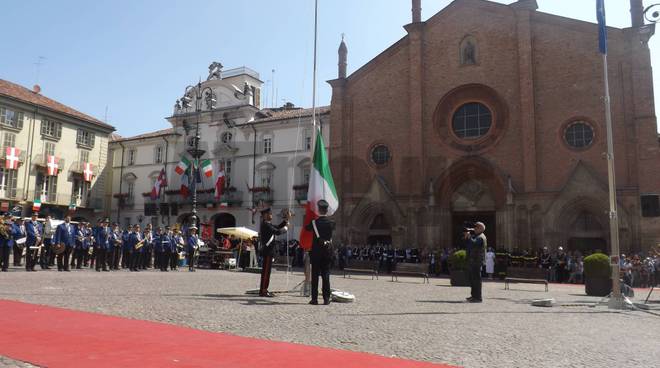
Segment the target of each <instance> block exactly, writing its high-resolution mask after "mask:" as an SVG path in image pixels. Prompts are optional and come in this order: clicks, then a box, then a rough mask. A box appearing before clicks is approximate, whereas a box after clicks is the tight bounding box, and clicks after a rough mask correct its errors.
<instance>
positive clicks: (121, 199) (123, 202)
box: [112, 193, 135, 208]
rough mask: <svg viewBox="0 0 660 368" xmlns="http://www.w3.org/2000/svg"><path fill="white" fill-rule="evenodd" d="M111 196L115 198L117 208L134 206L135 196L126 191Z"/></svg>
mask: <svg viewBox="0 0 660 368" xmlns="http://www.w3.org/2000/svg"><path fill="white" fill-rule="evenodd" d="M112 198H115V199H117V205H118V206H119V208H133V206H135V197H134V196H129V195H128V193H115V194H113V195H112Z"/></svg>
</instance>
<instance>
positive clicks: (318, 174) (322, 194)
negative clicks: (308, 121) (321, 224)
mask: <svg viewBox="0 0 660 368" xmlns="http://www.w3.org/2000/svg"><path fill="white" fill-rule="evenodd" d="M321 199H324V200H326V201H327V202H328V204H329V206H328V213H327V216H332V215H333V214H334V213H335V211H337V208H339V196H337V189H336V188H335V182H334V180H333V179H332V172H331V171H330V163H329V162H328V156H327V154H326V152H325V144H323V136H321V132H320V131H318V130H317V132H316V142H315V143H314V156H313V159H312V168H311V172H310V175H309V187H308V188H307V205H306V209H305V220H304V222H303V224H304V226H303V228H302V230H301V231H300V244H301V246H302V248H303V249H305V250H309V249H311V248H312V240H313V239H314V233H313V232H312V231H307V230H306V229H305V227H306V226H307V224H309V223H311V222H312V221H313V220H314V219H316V218H317V217H318V215H319V211H318V207H317V202H318V201H319V200H321Z"/></svg>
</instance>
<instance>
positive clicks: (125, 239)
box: [121, 226, 131, 269]
mask: <svg viewBox="0 0 660 368" xmlns="http://www.w3.org/2000/svg"><path fill="white" fill-rule="evenodd" d="M130 230H131V227H130V226H129V227H128V229H124V231H123V232H122V233H121V241H122V246H121V268H122V269H126V268H131V244H130V243H129V238H130V235H131V232H130Z"/></svg>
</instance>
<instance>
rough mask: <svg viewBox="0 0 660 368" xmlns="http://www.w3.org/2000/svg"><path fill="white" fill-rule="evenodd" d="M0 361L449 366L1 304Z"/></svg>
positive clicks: (100, 364) (239, 367) (104, 364)
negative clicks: (7, 359) (4, 358)
mask: <svg viewBox="0 0 660 368" xmlns="http://www.w3.org/2000/svg"><path fill="white" fill-rule="evenodd" d="M0 355H2V356H5V357H9V358H12V359H14V360H20V361H25V362H29V363H32V364H35V365H39V366H45V367H51V368H55V367H113V368H114V367H237V368H244V367H245V368H247V367H250V368H254V367H259V368H273V367H287V368H296V367H314V368H325V367H332V368H353V367H355V368H357V367H360V368H365V367H379V368H389V367H391V368H426V367H428V368H432V367H434V368H438V367H448V366H446V365H441V364H432V363H425V362H416V361H410V360H402V359H393V358H386V357H382V356H378V355H373V354H367V353H358V352H350V351H344V350H337V349H328V348H320V347H314V346H306V345H299V344H292V343H285V342H276V341H270V340H261V339H254V338H248V337H240V336H234V335H229V334H223V333H213V332H207V331H201V330H195V329H192V328H185V327H179V326H174V325H168V324H164V323H156V322H148V321H139V320H133V319H127V318H120V317H112V316H106V315H101V314H94V313H87V312H78V311H72V310H67V309H61V308H53V307H47V306H42V305H34V304H26V303H20V302H14V301H6V300H0Z"/></svg>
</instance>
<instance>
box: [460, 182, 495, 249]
mask: <svg viewBox="0 0 660 368" xmlns="http://www.w3.org/2000/svg"><path fill="white" fill-rule="evenodd" d="M451 214H452V217H451V218H452V227H451V231H452V246H454V247H462V246H463V228H465V227H472V226H473V225H474V223H475V222H477V221H479V222H483V223H484V225H486V231H485V234H486V237H487V238H488V246H492V247H495V246H496V242H497V233H496V230H497V226H496V213H495V200H494V199H493V195H492V193H491V191H490V189H489V188H488V186H487V185H485V184H484V183H482V182H481V181H479V180H475V179H471V180H467V181H466V182H464V183H463V184H461V185H459V186H458V187H457V188H456V190H455V191H454V193H453V195H452V198H451Z"/></svg>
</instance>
